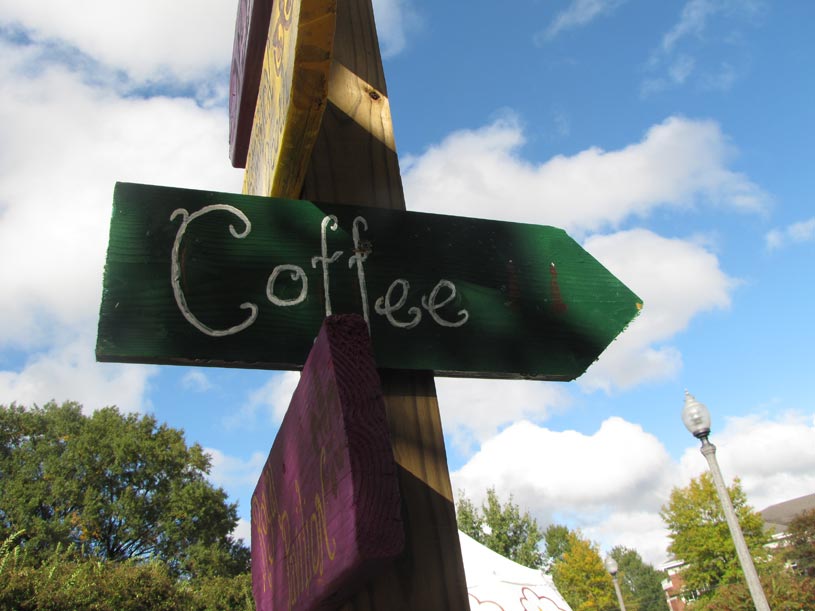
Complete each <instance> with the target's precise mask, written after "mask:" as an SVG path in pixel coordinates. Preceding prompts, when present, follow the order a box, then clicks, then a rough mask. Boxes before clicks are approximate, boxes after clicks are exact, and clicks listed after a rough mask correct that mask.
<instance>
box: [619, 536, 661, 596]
mask: <svg viewBox="0 0 815 611" xmlns="http://www.w3.org/2000/svg"><path fill="white" fill-rule="evenodd" d="M610 555H611V557H612V558H614V560H616V561H617V566H618V572H617V581H618V582H619V584H620V589H621V590H622V594H623V601H624V602H625V606H626V609H627V610H628V611H665V593H664V592H663V590H662V580H663V579H665V577H666V575H665V573H663V572H662V571H658V570H656V569H655V568H654V567H653V566H652V565H650V564H647V563H646V562H644V561H643V559H642V557H641V556H640V555H639V553H638V552H637V551H636V550H633V549H629V548H626V547H622V546H617V547H615V548H614V549H612V550H611V554H610Z"/></svg>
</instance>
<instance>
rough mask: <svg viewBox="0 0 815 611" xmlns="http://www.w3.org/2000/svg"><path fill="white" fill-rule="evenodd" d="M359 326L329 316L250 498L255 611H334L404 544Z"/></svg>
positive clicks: (356, 319)
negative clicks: (277, 610) (290, 610)
mask: <svg viewBox="0 0 815 611" xmlns="http://www.w3.org/2000/svg"><path fill="white" fill-rule="evenodd" d="M400 512H401V505H400V496H399V485H398V480H397V469H396V464H395V462H394V459H393V452H392V450H391V445H390V438H389V434H388V427H387V421H386V417H385V404H384V401H383V398H382V388H381V385H380V381H379V376H378V374H377V370H376V366H375V364H374V360H373V354H372V352H371V345H370V340H369V337H368V330H367V327H366V325H365V322H364V321H363V320H362V318H361V317H360V316H357V315H344V316H331V317H329V318H327V319H326V320H325V322H324V324H323V326H322V328H321V330H320V333H319V335H318V336H317V341H316V342H315V344H314V347H313V349H312V350H311V354H310V355H309V357H308V360H307V361H306V365H305V367H304V369H303V375H302V376H301V378H300V383H299V384H298V386H297V389H296V390H295V392H294V395H293V396H292V400H291V404H290V405H289V409H288V411H287V412H286V416H285V417H284V419H283V423H282V424H281V426H280V430H279V432H278V434H277V437H276V438H275V442H274V445H273V446H272V450H271V452H270V453H269V458H268V460H267V461H266V464H265V466H264V467H263V471H262V473H261V476H260V479H259V480H258V484H257V487H256V488H255V492H254V494H253V495H252V589H253V593H254V597H255V604H256V606H257V609H258V611H271V610H273V609H304V610H306V609H308V610H310V609H337V608H338V607H339V605H340V604H341V603H342V602H343V601H344V599H346V598H347V597H348V596H350V595H352V594H353V593H354V590H355V588H356V587H358V586H360V585H361V584H362V583H363V582H364V581H365V580H366V579H368V578H370V577H372V576H373V575H374V574H375V573H377V572H378V571H379V570H381V569H383V568H385V566H386V562H387V561H389V560H392V559H394V558H395V557H396V556H398V555H399V554H400V553H401V552H402V550H403V548H404V544H405V536H404V529H403V525H402V518H401V513H400Z"/></svg>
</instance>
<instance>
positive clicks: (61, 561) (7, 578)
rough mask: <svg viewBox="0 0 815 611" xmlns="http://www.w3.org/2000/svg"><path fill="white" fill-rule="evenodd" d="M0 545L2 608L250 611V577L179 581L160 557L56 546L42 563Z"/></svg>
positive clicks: (11, 542) (15, 548) (1, 610)
mask: <svg viewBox="0 0 815 611" xmlns="http://www.w3.org/2000/svg"><path fill="white" fill-rule="evenodd" d="M19 536H20V533H17V534H16V535H12V536H11V537H9V538H7V539H6V541H5V542H4V543H3V544H2V546H0V611H65V610H66V609H72V610H74V611H111V610H115V611H233V610H237V611H254V603H253V601H252V583H251V576H250V575H249V574H248V573H244V574H241V575H238V576H236V577H205V578H200V579H193V580H181V579H177V578H176V577H174V576H173V575H172V574H171V572H170V569H169V568H168V567H167V566H166V565H165V564H164V563H162V562H160V561H150V562H138V561H124V562H116V561H100V560H95V559H89V558H86V557H83V556H82V554H81V553H80V552H79V551H77V550H75V549H73V548H68V549H64V550H62V549H60V548H59V547H58V548H57V549H56V550H54V552H53V553H52V554H51V555H50V557H49V558H47V559H46V560H45V561H44V562H41V563H36V562H33V561H29V559H28V558H27V556H26V554H25V550H22V549H21V548H20V547H18V546H15V545H14V543H15V541H16V539H17V538H19Z"/></svg>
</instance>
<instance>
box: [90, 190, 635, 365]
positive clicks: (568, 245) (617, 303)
mask: <svg viewBox="0 0 815 611" xmlns="http://www.w3.org/2000/svg"><path fill="white" fill-rule="evenodd" d="M639 305H640V303H639V300H638V298H637V296H636V295H634V294H633V293H632V292H631V291H629V290H628V289H627V288H626V287H625V286H624V285H623V284H622V283H621V282H620V281H619V280H617V279H616V278H615V277H614V276H613V275H612V274H610V273H609V272H608V271H607V270H606V269H605V268H604V267H603V266H602V265H600V264H599V263H598V262H597V261H596V260H595V259H594V258H593V257H591V255H589V254H588V253H587V252H586V251H585V250H583V248H581V247H580V245H579V244H577V243H576V242H575V241H574V240H572V239H571V238H569V237H568V236H567V235H566V233H565V232H564V231H563V230H561V229H555V228H553V227H541V226H535V225H525V224H520V223H505V222H499V221H486V220H480V219H465V218H458V217H450V216H443V215H436V214H421V213H416V212H404V211H396V210H381V209H373V208H370V207H368V208H363V207H359V206H342V205H329V204H313V203H311V202H306V201H290V200H280V199H269V198H261V197H250V196H245V195H234V194H232V195H230V194H227V193H213V192H203V191H193V190H187V189H174V188H167V187H152V186H146V185H135V184H125V183H120V184H118V185H117V186H116V190H115V194H114V201H113V217H112V222H111V233H110V241H109V247H108V259H107V267H106V275H105V289H104V293H103V299H102V307H101V314H100V322H99V335H98V347H97V357H98V358H99V360H103V361H104V360H112V361H119V362H121V361H131V362H152V363H169V364H179V363H183V364H201V365H219V366H232V367H259V368H268V369H300V368H301V367H302V366H303V364H304V363H305V361H306V358H307V357H308V354H309V350H310V349H311V346H312V342H313V340H314V337H315V336H316V334H317V331H318V330H319V328H320V325H321V323H322V320H323V319H324V318H325V317H326V316H328V315H331V314H332V313H354V312H355V313H358V314H360V315H361V316H362V317H363V318H364V319H365V321H366V323H367V324H368V326H369V328H370V330H371V336H372V338H373V344H374V353H375V355H376V359H377V363H378V365H379V367H387V368H390V369H414V370H426V371H433V372H435V373H436V374H440V375H456V376H468V377H476V376H477V377H501V378H529V379H545V380H571V379H573V378H575V377H577V376H579V375H580V374H582V373H583V372H584V371H585V370H586V368H587V367H588V366H589V365H590V364H591V363H592V362H593V361H594V360H595V359H596V358H597V357H598V356H599V355H600V353H601V352H602V351H603V350H604V349H605V348H606V346H607V345H608V344H609V343H610V342H611V341H612V340H613V339H614V338H615V337H616V336H617V334H619V333H620V332H621V331H622V330H623V328H624V327H625V326H626V325H627V324H628V323H629V321H630V320H631V319H632V318H633V317H634V316H635V315H636V314H637V312H638V308H639Z"/></svg>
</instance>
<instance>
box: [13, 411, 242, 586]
mask: <svg viewBox="0 0 815 611" xmlns="http://www.w3.org/2000/svg"><path fill="white" fill-rule="evenodd" d="M209 468H210V462H209V457H208V456H207V455H206V454H205V453H204V451H203V449H202V448H201V446H199V445H198V444H193V445H191V446H187V444H186V442H185V440H184V435H183V432H182V431H180V430H177V429H173V428H170V427H168V426H167V425H164V424H162V425H159V424H158V423H157V422H156V420H155V418H153V417H151V416H139V415H136V414H121V413H120V412H119V411H118V410H117V409H116V408H115V407H108V408H104V409H100V410H98V411H96V412H94V413H93V414H92V415H90V416H84V415H83V414H82V408H81V406H80V405H78V404H76V403H64V404H63V405H57V404H56V403H48V404H47V405H45V406H44V407H42V408H40V407H34V408H31V409H25V408H23V407H20V406H17V405H14V404H12V405H11V406H9V407H5V406H0V535H5V536H7V535H8V534H10V533H12V532H16V531H18V530H21V529H24V530H25V535H24V541H23V545H24V547H25V548H26V550H27V551H28V552H30V553H33V554H38V553H47V552H48V551H49V550H52V549H54V547H55V546H56V545H57V544H59V543H61V544H64V545H69V544H75V545H76V546H77V547H78V548H80V549H82V550H83V553H84V554H85V555H86V556H88V557H91V558H97V559H99V560H114V561H117V560H125V559H135V560H146V559H156V560H160V561H163V562H164V563H166V565H167V566H168V567H169V568H170V570H171V572H172V573H174V574H185V575H189V576H194V575H198V574H206V575H210V576H214V575H219V574H223V575H234V574H237V573H240V572H244V571H246V570H247V567H248V562H249V551H248V550H247V549H246V548H245V547H244V546H243V545H241V544H240V543H239V542H236V541H234V540H233V539H232V538H231V536H230V533H231V532H232V530H233V529H234V528H235V525H236V523H237V509H236V505H235V504H230V503H227V502H226V493H225V492H224V491H223V490H222V489H220V488H215V487H213V486H212V485H211V484H210V483H209V482H208V481H207V480H206V478H205V476H206V474H207V473H208V472H209Z"/></svg>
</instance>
